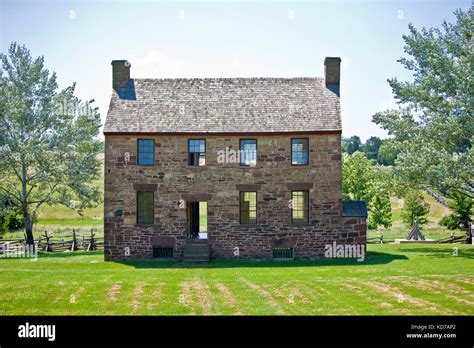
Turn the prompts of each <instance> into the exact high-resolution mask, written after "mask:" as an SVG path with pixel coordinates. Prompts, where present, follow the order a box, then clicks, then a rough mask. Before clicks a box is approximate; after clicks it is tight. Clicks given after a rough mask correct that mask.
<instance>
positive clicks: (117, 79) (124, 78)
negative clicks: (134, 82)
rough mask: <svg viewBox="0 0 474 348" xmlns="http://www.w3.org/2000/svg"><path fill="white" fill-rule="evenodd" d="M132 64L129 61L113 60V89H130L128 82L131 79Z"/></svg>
mask: <svg viewBox="0 0 474 348" xmlns="http://www.w3.org/2000/svg"><path fill="white" fill-rule="evenodd" d="M130 66H131V65H130V63H129V62H128V60H113V61H112V86H113V88H114V89H115V88H126V87H128V80H129V79H130Z"/></svg>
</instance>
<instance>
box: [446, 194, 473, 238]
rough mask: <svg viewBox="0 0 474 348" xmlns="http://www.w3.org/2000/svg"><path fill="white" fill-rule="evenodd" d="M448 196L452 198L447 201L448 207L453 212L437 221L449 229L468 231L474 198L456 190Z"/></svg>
mask: <svg viewBox="0 0 474 348" xmlns="http://www.w3.org/2000/svg"><path fill="white" fill-rule="evenodd" d="M450 196H451V198H452V200H451V201H450V202H449V203H448V207H449V208H450V209H451V210H452V211H453V213H452V214H451V215H448V216H445V217H444V218H442V219H441V221H440V222H439V223H440V225H442V226H445V227H447V228H449V229H450V230H457V229H460V230H463V231H469V225H470V223H471V222H472V219H471V215H472V214H473V211H472V207H473V205H474V200H472V199H471V198H469V197H467V196H464V195H461V194H460V193H458V192H454V193H452V194H451V195H450Z"/></svg>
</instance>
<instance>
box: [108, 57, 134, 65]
mask: <svg viewBox="0 0 474 348" xmlns="http://www.w3.org/2000/svg"><path fill="white" fill-rule="evenodd" d="M111 64H112V65H118V64H123V65H125V66H130V62H129V61H128V60H126V59H115V60H113V61H112V63H111Z"/></svg>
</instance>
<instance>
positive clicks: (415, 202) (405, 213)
mask: <svg viewBox="0 0 474 348" xmlns="http://www.w3.org/2000/svg"><path fill="white" fill-rule="evenodd" d="M404 198H405V202H404V203H403V208H402V220H403V222H405V223H406V224H407V225H408V226H412V225H413V222H415V220H416V221H418V223H419V224H420V225H423V224H426V223H427V222H428V219H427V218H426V215H427V214H428V213H429V212H430V205H429V204H428V203H426V202H425V199H424V198H423V192H422V191H421V190H419V189H408V190H407V191H406V192H405V194H404Z"/></svg>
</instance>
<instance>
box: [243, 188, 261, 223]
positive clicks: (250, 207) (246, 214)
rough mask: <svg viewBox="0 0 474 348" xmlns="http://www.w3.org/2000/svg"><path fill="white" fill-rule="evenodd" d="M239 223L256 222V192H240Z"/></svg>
mask: <svg viewBox="0 0 474 348" xmlns="http://www.w3.org/2000/svg"><path fill="white" fill-rule="evenodd" d="M240 223H241V224H256V223H257V192H240Z"/></svg>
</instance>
